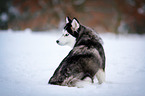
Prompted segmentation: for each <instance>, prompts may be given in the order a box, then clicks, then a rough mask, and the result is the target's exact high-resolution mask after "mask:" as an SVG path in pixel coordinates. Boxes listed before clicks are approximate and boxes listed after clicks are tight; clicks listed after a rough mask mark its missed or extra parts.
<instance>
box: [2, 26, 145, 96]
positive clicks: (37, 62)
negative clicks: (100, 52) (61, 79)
mask: <svg viewBox="0 0 145 96" xmlns="http://www.w3.org/2000/svg"><path fill="white" fill-rule="evenodd" d="M56 33H60V32H59V31H53V32H49V33H47V32H41V33H39V32H31V30H29V29H27V30H24V31H13V30H11V29H9V30H6V31H0V86H1V87H0V96H67V95H68V96H144V94H145V91H144V89H145V84H144V81H145V75H144V74H145V54H144V49H145V42H144V41H145V36H144V35H143V36H140V35H126V36H123V35H121V36H116V35H113V34H101V37H102V39H103V41H104V49H105V53H106V83H104V84H102V85H99V84H98V83H97V81H95V83H94V84H92V85H88V86H86V87H85V88H76V87H66V86H57V85H48V84H47V82H48V80H49V78H50V77H51V76H52V74H53V72H54V71H55V69H56V68H57V66H58V65H59V64H60V62H61V61H62V59H63V58H64V57H65V56H66V55H67V54H68V52H69V51H70V49H71V48H69V47H62V46H59V45H57V44H56V43H55V41H56V40H57V39H58V38H59V37H60V35H61V34H56Z"/></svg>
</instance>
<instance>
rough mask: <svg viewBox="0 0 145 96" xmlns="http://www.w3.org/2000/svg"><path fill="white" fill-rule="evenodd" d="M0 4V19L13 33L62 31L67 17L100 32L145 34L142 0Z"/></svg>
mask: <svg viewBox="0 0 145 96" xmlns="http://www.w3.org/2000/svg"><path fill="white" fill-rule="evenodd" d="M10 1H11V2H12V3H11V2H10ZM0 2H1V3H0V4H1V10H3V11H1V12H0V18H3V19H0V20H6V19H5V18H7V17H8V18H7V20H8V21H7V23H8V27H9V28H12V29H16V30H17V29H25V28H31V29H32V30H35V31H36V30H37V31H38V30H49V29H55V28H59V29H61V28H63V26H64V23H65V17H66V16H70V17H71V18H73V17H76V18H78V19H79V21H80V22H81V23H82V24H85V25H86V26H89V27H92V28H94V29H95V30H97V31H99V32H106V31H108V32H114V33H116V34H118V33H120V32H121V31H123V30H121V29H125V30H127V31H125V32H127V33H139V34H143V33H145V27H144V26H145V0H1V1H0ZM0 22H1V21H0ZM0 25H2V23H0ZM6 25H7V24H6ZM121 26H122V27H121ZM123 33H124V32H123Z"/></svg>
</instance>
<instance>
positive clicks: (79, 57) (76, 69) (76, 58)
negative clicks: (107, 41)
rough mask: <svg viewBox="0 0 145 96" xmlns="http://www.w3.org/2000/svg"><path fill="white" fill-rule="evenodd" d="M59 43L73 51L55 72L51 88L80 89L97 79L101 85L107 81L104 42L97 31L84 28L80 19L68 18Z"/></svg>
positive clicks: (51, 79) (51, 80)
mask: <svg viewBox="0 0 145 96" xmlns="http://www.w3.org/2000/svg"><path fill="white" fill-rule="evenodd" d="M56 42H57V43H58V44H59V45H62V46H63V45H69V46H71V47H72V50H71V51H70V52H69V54H68V55H67V56H66V57H65V58H64V59H63V60H62V62H61V63H60V65H59V66H58V68H57V69H56V70H55V72H54V74H53V76H52V77H51V78H50V80H49V82H48V83H49V84H54V85H61V86H70V87H75V86H76V87H80V86H83V84H85V82H90V83H93V82H94V77H95V76H96V77H97V79H98V82H99V84H102V83H103V82H104V81H105V53H104V49H103V46H102V39H101V38H100V37H99V36H98V34H97V33H96V32H95V31H94V30H92V29H90V28H88V27H85V26H83V25H81V24H80V23H79V21H78V20H77V19H76V18H73V19H72V20H71V19H70V18H69V17H66V25H65V27H64V29H63V35H62V36H61V37H60V38H59V39H58V40H57V41H56ZM82 82H83V83H82Z"/></svg>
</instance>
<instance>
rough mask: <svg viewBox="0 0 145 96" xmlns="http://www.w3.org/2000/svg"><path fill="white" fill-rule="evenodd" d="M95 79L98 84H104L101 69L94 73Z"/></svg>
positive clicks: (103, 72)
mask: <svg viewBox="0 0 145 96" xmlns="http://www.w3.org/2000/svg"><path fill="white" fill-rule="evenodd" d="M96 77H97V79H98V82H99V84H102V83H103V82H105V71H104V70H103V69H99V70H98V72H97V73H96Z"/></svg>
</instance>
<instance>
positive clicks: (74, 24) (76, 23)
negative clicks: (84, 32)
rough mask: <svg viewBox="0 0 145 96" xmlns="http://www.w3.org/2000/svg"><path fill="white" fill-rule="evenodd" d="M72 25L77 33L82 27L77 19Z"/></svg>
mask: <svg viewBox="0 0 145 96" xmlns="http://www.w3.org/2000/svg"><path fill="white" fill-rule="evenodd" d="M71 25H72V28H73V29H74V31H77V30H78V28H79V27H80V23H79V21H78V20H77V19H76V18H74V19H73V20H72V23H71Z"/></svg>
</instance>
